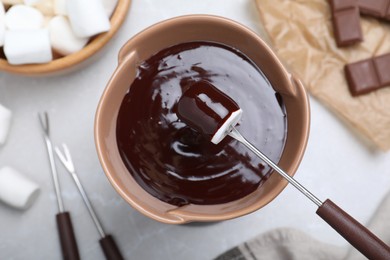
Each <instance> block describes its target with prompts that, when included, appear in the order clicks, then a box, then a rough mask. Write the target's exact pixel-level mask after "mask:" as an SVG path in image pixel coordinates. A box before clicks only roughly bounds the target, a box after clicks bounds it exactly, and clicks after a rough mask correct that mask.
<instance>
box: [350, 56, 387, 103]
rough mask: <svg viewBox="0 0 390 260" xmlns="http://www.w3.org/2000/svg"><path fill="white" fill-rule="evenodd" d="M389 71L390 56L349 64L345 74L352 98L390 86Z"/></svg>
mask: <svg viewBox="0 0 390 260" xmlns="http://www.w3.org/2000/svg"><path fill="white" fill-rule="evenodd" d="M389 69H390V54H386V55H382V56H379V57H376V58H371V59H367V60H362V61H359V62H355V63H351V64H347V65H346V66H345V73H346V78H347V81H348V86H349V90H350V92H351V94H352V96H359V95H362V94H367V93H369V92H371V91H374V90H377V89H379V88H382V87H385V86H388V85H390V74H389Z"/></svg>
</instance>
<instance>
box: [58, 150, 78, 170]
mask: <svg viewBox="0 0 390 260" xmlns="http://www.w3.org/2000/svg"><path fill="white" fill-rule="evenodd" d="M62 146H63V149H64V152H62V151H61V150H60V148H59V147H57V146H56V147H55V148H54V149H55V151H56V154H57V156H58V158H59V159H60V161H61V162H62V164H63V165H64V166H65V168H66V169H67V170H68V171H69V172H74V170H75V169H74V165H73V161H72V157H71V156H70V152H69V149H68V147H67V146H66V145H65V144H62Z"/></svg>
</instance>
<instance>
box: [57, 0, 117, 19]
mask: <svg viewBox="0 0 390 260" xmlns="http://www.w3.org/2000/svg"><path fill="white" fill-rule="evenodd" d="M63 1H65V0H63ZM102 1H103V6H104V9H105V10H106V14H107V15H108V17H111V15H112V13H113V12H114V10H115V7H116V5H117V3H118V1H117V0H102Z"/></svg>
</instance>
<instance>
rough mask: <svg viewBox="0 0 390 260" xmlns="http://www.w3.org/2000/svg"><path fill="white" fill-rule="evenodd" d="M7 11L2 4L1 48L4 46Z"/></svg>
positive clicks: (0, 23)
mask: <svg viewBox="0 0 390 260" xmlns="http://www.w3.org/2000/svg"><path fill="white" fill-rule="evenodd" d="M4 16H5V10H4V5H3V3H2V2H0V47H1V46H3V45H4V34H5V20H4V19H5V18H4Z"/></svg>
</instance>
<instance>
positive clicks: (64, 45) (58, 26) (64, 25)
mask: <svg viewBox="0 0 390 260" xmlns="http://www.w3.org/2000/svg"><path fill="white" fill-rule="evenodd" d="M48 28H49V33H50V42H51V46H52V48H53V49H54V50H55V51H56V52H57V53H59V54H61V55H64V56H65V55H69V54H72V53H74V52H77V51H79V50H81V49H82V48H83V47H84V46H85V45H86V44H87V42H88V40H89V38H88V37H84V38H81V37H77V36H76V35H75V33H74V32H73V30H72V28H71V26H70V23H69V20H68V19H67V18H66V17H65V16H61V15H59V16H55V17H53V18H52V19H51V20H50V22H49V26H48Z"/></svg>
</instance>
